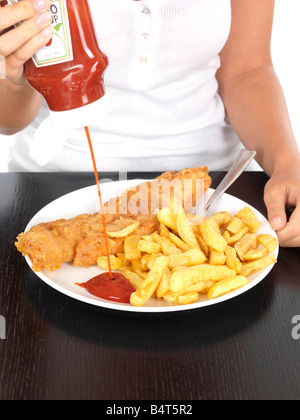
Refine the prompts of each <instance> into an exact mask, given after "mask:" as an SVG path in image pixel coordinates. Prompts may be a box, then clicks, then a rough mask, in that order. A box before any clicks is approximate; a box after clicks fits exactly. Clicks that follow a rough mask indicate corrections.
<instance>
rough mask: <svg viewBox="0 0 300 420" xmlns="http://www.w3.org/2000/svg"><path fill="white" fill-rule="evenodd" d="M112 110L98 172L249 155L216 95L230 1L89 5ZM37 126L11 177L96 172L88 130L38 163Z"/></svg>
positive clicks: (102, 128) (20, 138) (18, 150)
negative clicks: (33, 145) (32, 148)
mask: <svg viewBox="0 0 300 420" xmlns="http://www.w3.org/2000/svg"><path fill="white" fill-rule="evenodd" d="M90 5H91V9H92V14H93V18H94V22H95V27H96V31H97V35H98V38H99V44H100V47H101V49H102V50H103V51H104V52H105V53H106V54H107V56H108V58H109V67H108V69H107V71H106V73H105V85H106V90H107V95H108V97H109V98H110V101H111V105H112V110H111V112H110V113H109V114H108V115H107V116H106V117H105V118H104V119H103V120H101V123H99V124H95V125H92V126H91V127H90V130H91V134H92V138H93V143H94V148H95V155H96V159H97V165H98V168H99V171H122V172H124V171H165V170H179V169H182V168H184V167H194V166H197V165H208V166H209V168H210V169H211V170H222V169H227V168H228V166H229V165H230V164H231V163H232V161H233V159H234V157H235V156H236V154H237V153H238V150H239V149H240V148H241V144H240V142H239V140H238V139H237V137H236V135H235V133H234V132H233V130H232V128H231V126H230V125H228V123H227V122H226V116H225V110H224V105H223V102H222V100H221V98H220V96H219V94H218V84H217V80H216V77H215V76H216V72H217V70H218V68H219V66H220V57H219V52H220V51H221V50H222V48H223V46H224V45H225V43H226V41H227V38H228V35H229V31H230V26H231V6H230V0H141V1H134V0H90ZM47 115H48V110H47V106H46V105H45V104H43V106H42V108H41V111H40V113H39V115H38V117H37V119H36V120H35V121H34V122H33V124H32V125H31V126H30V127H28V128H27V129H26V130H24V131H23V132H21V133H19V134H18V135H17V140H16V143H15V145H14V147H13V148H12V149H11V162H10V170H19V171H91V170H92V164H91V158H90V154H89V148H88V144H87V141H86V138H85V133H84V130H83V129H79V130H74V131H72V132H71V133H70V136H69V139H68V141H67V143H66V144H65V147H64V148H63V150H62V151H61V152H60V153H59V155H58V156H56V157H55V158H54V159H53V160H51V161H50V162H49V163H48V164H47V165H46V166H44V167H39V166H38V165H37V164H36V163H35V162H34V161H33V160H31V159H30V157H29V154H28V148H29V145H30V141H31V139H32V137H33V135H34V132H35V130H36V128H37V127H38V126H39V124H40V123H41V122H42V121H43V120H44V119H45V118H46V116H47Z"/></svg>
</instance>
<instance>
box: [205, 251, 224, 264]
mask: <svg viewBox="0 0 300 420" xmlns="http://www.w3.org/2000/svg"><path fill="white" fill-rule="evenodd" d="M225 263H226V255H225V254H224V252H219V251H216V250H215V249H213V248H211V249H210V259H209V264H211V265H224V264H225Z"/></svg>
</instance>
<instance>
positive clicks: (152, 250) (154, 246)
mask: <svg viewBox="0 0 300 420" xmlns="http://www.w3.org/2000/svg"><path fill="white" fill-rule="evenodd" d="M138 250H139V251H141V252H146V253H147V254H158V253H159V252H160V251H161V247H160V245H159V244H158V243H157V242H150V241H144V240H140V241H139V243H138Z"/></svg>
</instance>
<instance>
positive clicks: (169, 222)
mask: <svg viewBox="0 0 300 420" xmlns="http://www.w3.org/2000/svg"><path fill="white" fill-rule="evenodd" d="M157 219H158V221H159V222H160V223H162V224H164V225H165V226H166V227H168V228H170V229H172V230H173V231H175V232H176V231H177V222H176V215H175V214H174V213H172V212H171V209H170V208H168V207H163V208H162V209H161V210H159V212H158V213H157Z"/></svg>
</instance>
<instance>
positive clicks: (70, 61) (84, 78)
mask: <svg viewBox="0 0 300 420" xmlns="http://www.w3.org/2000/svg"><path fill="white" fill-rule="evenodd" d="M50 11H51V13H52V20H53V23H52V25H53V27H54V35H53V38H52V42H50V43H49V44H48V46H46V47H44V48H42V49H41V50H40V51H38V52H37V53H36V54H35V56H34V57H33V59H32V60H29V61H28V62H27V63H26V65H25V76H26V78H27V81H28V83H29V84H30V85H31V86H32V87H33V88H34V89H36V90H37V91H38V92H40V93H41V95H42V96H43V97H44V98H45V100H46V102H47V104H48V106H49V108H50V110H51V111H56V112H59V111H68V110H72V109H75V108H80V107H83V106H86V105H89V104H91V103H93V102H95V101H97V100H99V99H101V98H102V97H103V96H104V94H105V88H104V81H103V74H104V71H105V70H106V68H107V66H108V59H107V57H106V55H105V54H104V53H103V52H102V51H101V50H100V48H99V45H98V42H97V37H96V33H95V29H94V25H93V20H92V16H91V11H90V8H89V3H88V0H58V1H55V2H53V4H52V6H51V9H50Z"/></svg>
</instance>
